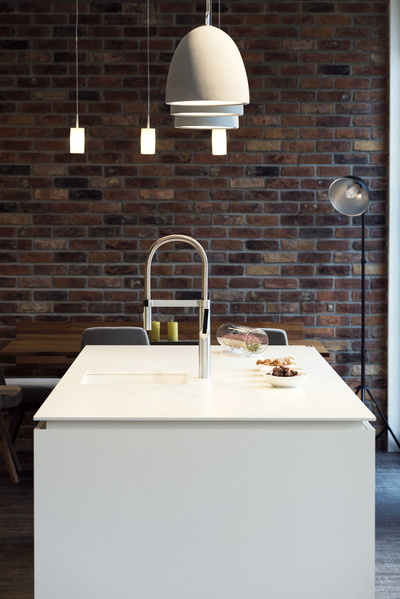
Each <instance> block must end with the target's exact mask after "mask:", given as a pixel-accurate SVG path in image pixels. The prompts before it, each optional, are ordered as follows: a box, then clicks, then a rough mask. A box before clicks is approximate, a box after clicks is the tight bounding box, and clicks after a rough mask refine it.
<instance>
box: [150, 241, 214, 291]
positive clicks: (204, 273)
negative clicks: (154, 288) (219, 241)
mask: <svg viewBox="0 0 400 599" xmlns="http://www.w3.org/2000/svg"><path fill="white" fill-rule="evenodd" d="M171 241H182V242H184V243H188V244H189V245H191V246H192V247H194V248H195V249H196V250H197V253H198V254H199V256H200V258H201V264H202V275H201V282H202V283H201V284H202V290H201V298H202V299H203V300H206V299H208V260H207V254H206V253H205V251H204V248H203V246H202V245H201V244H200V243H199V242H198V241H196V239H193V237H189V236H188V235H179V234H176V235H167V236H166V237H161V238H160V239H158V240H157V241H155V242H154V243H153V245H152V246H151V248H150V249H149V253H148V255H147V259H146V267H145V273H144V297H145V299H148V300H149V299H151V297H150V296H151V263H152V261H153V256H154V254H155V253H156V251H157V250H158V248H159V247H161V246H162V245H164V244H165V243H170V242H171Z"/></svg>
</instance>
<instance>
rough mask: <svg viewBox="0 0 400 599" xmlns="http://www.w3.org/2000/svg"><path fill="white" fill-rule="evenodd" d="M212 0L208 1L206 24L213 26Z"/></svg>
mask: <svg viewBox="0 0 400 599" xmlns="http://www.w3.org/2000/svg"><path fill="white" fill-rule="evenodd" d="M211 17H212V15H211V0H206V15H205V24H206V25H211Z"/></svg>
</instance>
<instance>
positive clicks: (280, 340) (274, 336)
mask: <svg viewBox="0 0 400 599" xmlns="http://www.w3.org/2000/svg"><path fill="white" fill-rule="evenodd" d="M262 330H263V331H265V332H266V333H267V335H268V339H269V343H268V345H289V340H288V336H287V334H286V331H285V330H284V329H262Z"/></svg>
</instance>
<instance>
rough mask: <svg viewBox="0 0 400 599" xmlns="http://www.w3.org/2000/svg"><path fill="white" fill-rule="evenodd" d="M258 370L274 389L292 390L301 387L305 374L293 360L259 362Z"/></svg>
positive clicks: (278, 359)
mask: <svg viewBox="0 0 400 599" xmlns="http://www.w3.org/2000/svg"><path fill="white" fill-rule="evenodd" d="M257 368H258V369H259V370H260V372H261V373H262V375H263V376H264V379H265V380H266V382H267V383H269V384H270V385H272V386H273V387H281V388H286V389H288V388H291V387H298V386H300V385H301V384H302V383H303V381H304V379H305V376H306V375H305V373H304V372H303V370H302V369H301V368H300V366H298V365H297V364H296V361H295V360H294V359H293V358H277V359H276V360H258V361H257Z"/></svg>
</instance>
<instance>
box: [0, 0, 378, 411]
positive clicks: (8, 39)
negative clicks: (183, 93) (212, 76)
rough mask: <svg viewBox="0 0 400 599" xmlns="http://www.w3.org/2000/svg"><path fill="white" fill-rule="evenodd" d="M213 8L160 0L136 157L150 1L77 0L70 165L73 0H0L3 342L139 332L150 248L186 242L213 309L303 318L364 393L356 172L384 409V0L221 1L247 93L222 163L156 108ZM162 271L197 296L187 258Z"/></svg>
mask: <svg viewBox="0 0 400 599" xmlns="http://www.w3.org/2000/svg"><path fill="white" fill-rule="evenodd" d="M204 6H205V2H202V1H199V2H191V1H190V0H184V1H180V0H172V1H170V2H167V1H164V2H153V1H152V0H150V61H151V67H150V72H151V124H152V126H154V127H156V129H157V153H156V154H155V155H154V156H142V155H140V153H139V136H140V128H141V127H144V126H146V111H147V79H146V73H147V67H146V3H145V2H116V1H115V2H113V1H110V2H95V1H94V2H86V1H83V0H80V3H79V10H80V17H79V71H80V76H79V101H80V115H81V116H80V125H81V126H83V127H85V129H86V140H87V145H86V152H85V154H84V155H70V154H69V127H71V126H74V125H75V2H74V1H65V2H62V1H61V2H50V1H42V2H40V1H38V2H19V1H15V2H7V1H3V2H1V3H0V50H1V52H0V194H1V202H0V224H1V228H0V243H1V247H0V263H1V268H0V274H1V277H0V300H1V303H0V311H1V325H0V335H1V338H2V340H3V342H4V341H5V340H7V339H9V338H12V337H13V336H14V335H15V323H16V322H18V321H30V320H64V321H66V320H85V319H86V320H93V318H96V319H99V320H127V321H137V320H139V318H140V313H141V298H142V290H143V266H144V261H145V257H146V251H147V249H148V248H149V246H150V244H151V243H152V242H153V241H154V240H155V239H157V238H158V237H160V236H163V235H166V234H170V233H184V234H187V235H190V236H193V237H195V238H196V239H198V240H199V241H200V243H202V245H203V246H204V248H205V249H206V251H207V254H208V258H209V261H210V289H211V297H212V311H213V313H214V315H218V316H219V317H221V318H223V317H225V316H226V320H227V321H229V316H232V315H234V316H235V317H236V318H242V319H243V321H245V320H246V319H248V320H256V319H257V318H258V317H260V318H261V317H262V319H263V320H274V321H277V322H279V321H293V320H302V321H304V323H305V329H306V336H307V337H309V338H316V339H320V340H321V341H322V342H323V343H324V344H325V345H326V346H327V347H328V348H329V350H330V352H331V357H330V361H331V363H332V365H333V366H334V368H335V369H336V370H337V371H338V372H339V373H340V375H342V376H343V377H344V378H345V380H346V382H347V383H348V384H349V385H351V386H355V385H357V384H358V383H359V371H360V367H359V362H360V276H359V275H360V217H358V218H349V217H347V216H343V215H340V214H339V213H338V212H336V211H335V210H334V208H333V207H332V206H331V204H330V202H329V200H328V195H327V190H328V188H329V185H330V183H331V182H332V181H333V180H334V179H336V178H338V177H340V176H344V175H349V174H354V175H358V176H360V177H362V178H364V179H365V180H366V181H367V183H368V184H369V185H370V187H371V190H372V193H371V201H370V205H369V209H368V213H367V214H366V225H367V228H366V237H367V239H366V249H367V267H366V269H367V333H366V334H367V349H368V366H367V373H368V382H369V385H370V386H371V388H372V390H373V392H374V395H375V397H376V398H377V399H378V400H379V401H380V402H381V403H382V406H383V407H384V403H385V387H386V379H385V377H386V295H387V279H386V243H387V223H386V201H387V163H388V158H387V147H388V59H389V57H388V14H387V11H388V2H387V1H386V0H375V1H363V2H351V1H349V0H343V1H337V2H334V1H332V2H330V1H320V2H306V1H296V0H293V1H287V0H280V1H279V2H272V1H254V2H253V1H244V0H229V2H228V1H222V2H221V4H220V16H221V27H222V28H223V29H224V30H225V31H226V32H227V33H229V34H230V35H231V36H232V37H233V39H234V40H235V41H236V43H237V44H238V46H239V48H240V50H241V53H242V56H243V58H244V62H245V65H246V69H247V72H248V77H249V83H250V93H251V104H250V105H249V106H247V107H246V108H245V116H244V117H241V119H240V120H241V126H240V129H239V130H237V131H232V132H229V153H228V155H227V156H222V157H221V156H212V155H211V150H210V134H209V132H201V131H200V132H199V131H197V132H194V131H186V130H185V131H184V130H177V129H174V128H173V120H172V117H171V116H170V115H169V110H168V107H167V106H166V105H165V104H164V95H165V85H166V78H167V73H168V68H169V63H170V61H171V58H172V54H173V51H174V48H175V47H176V45H177V43H178V42H179V41H180V40H181V39H182V37H183V36H184V35H185V34H186V33H187V32H188V31H189V30H190V29H192V28H193V27H196V26H199V25H202V24H203V23H204ZM213 8H214V10H213V16H214V19H213V24H214V25H217V24H218V9H219V7H218V2H216V3H214V6H213ZM153 274H154V286H155V288H157V289H159V290H163V291H164V292H165V294H167V296H172V295H173V294H174V293H175V290H177V291H176V293H177V295H178V297H185V296H186V295H188V294H190V293H192V292H193V290H196V289H199V283H200V282H199V275H200V263H199V262H198V260H196V257H195V256H193V254H192V252H191V251H189V250H188V249H187V248H183V249H182V248H181V249H180V248H173V247H172V246H171V247H170V248H168V246H167V248H166V249H165V251H159V252H158V254H157V255H156V260H155V263H154V267H153ZM164 316H165V318H168V315H167V314H165V315H164ZM180 318H187V319H189V318H190V315H189V314H185V315H183V316H182V315H181V317H180Z"/></svg>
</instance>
